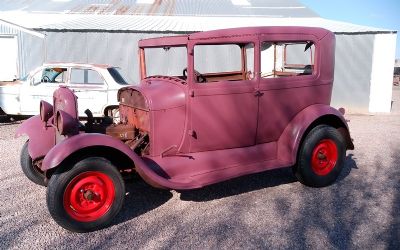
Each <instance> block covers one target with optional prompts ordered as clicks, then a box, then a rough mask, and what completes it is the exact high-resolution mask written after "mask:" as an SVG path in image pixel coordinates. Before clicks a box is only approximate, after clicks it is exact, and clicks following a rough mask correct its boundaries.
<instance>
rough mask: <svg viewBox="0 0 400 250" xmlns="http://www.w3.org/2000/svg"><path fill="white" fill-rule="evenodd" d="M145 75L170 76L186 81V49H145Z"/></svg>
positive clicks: (183, 47) (182, 47)
mask: <svg viewBox="0 0 400 250" xmlns="http://www.w3.org/2000/svg"><path fill="white" fill-rule="evenodd" d="M144 51H145V60H146V75H147V76H156V75H162V76H172V77H178V78H181V79H186V77H185V76H184V73H183V71H184V69H186V68H187V49H186V47H185V46H181V47H163V48H145V49H144Z"/></svg>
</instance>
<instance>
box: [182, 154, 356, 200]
mask: <svg viewBox="0 0 400 250" xmlns="http://www.w3.org/2000/svg"><path fill="white" fill-rule="evenodd" d="M352 169H357V165H356V162H355V161H354V159H353V154H349V155H348V156H346V159H345V164H344V167H343V169H342V172H341V174H340V175H339V177H338V179H337V180H336V182H341V181H342V180H343V179H345V178H346V176H348V175H349V174H350V172H351V170H352ZM296 181H297V178H296V177H295V176H294V175H293V171H292V168H291V167H288V168H281V169H275V170H269V171H265V172H262V173H257V174H252V175H247V176H242V177H238V178H235V179H232V180H228V181H225V182H221V183H217V184H213V185H210V186H207V187H203V188H201V189H196V190H188V191H180V193H181V199H182V200H185V201H197V202H202V201H210V200H216V199H221V198H225V197H229V196H234V195H238V194H243V193H247V192H251V191H255V190H259V189H263V188H268V187H275V186H279V185H284V184H289V183H293V182H296Z"/></svg>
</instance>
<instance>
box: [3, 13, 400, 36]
mask: <svg viewBox="0 0 400 250" xmlns="http://www.w3.org/2000/svg"><path fill="white" fill-rule="evenodd" d="M0 19H3V20H6V21H8V22H11V23H15V24H17V25H20V26H23V27H26V28H31V29H34V30H60V31H110V32H117V31H119V32H162V33H168V32H174V33H187V32H194V31H206V30H213V29H223V28H234V27H251V26H308V27H321V28H325V29H328V30H331V31H333V32H336V33H368V32H378V33H381V32H383V33H387V32H393V31H391V30H387V29H381V28H373V27H367V26H361V25H355V24H350V23H345V22H339V21H332V20H327V19H324V18H319V17H313V18H266V17H189V16H180V17H176V16H133V15H118V16H117V15H83V14H74V15H68V14H64V15H60V14H22V13H20V14H15V13H12V14H10V13H8V14H4V13H3V14H1V13H0Z"/></svg>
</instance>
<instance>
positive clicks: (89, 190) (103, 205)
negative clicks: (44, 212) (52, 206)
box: [64, 171, 115, 222]
mask: <svg viewBox="0 0 400 250" xmlns="http://www.w3.org/2000/svg"><path fill="white" fill-rule="evenodd" d="M114 189H115V188H114V184H113V182H112V180H111V179H110V177H108V176H107V175H105V174H103V173H100V172H95V171H90V172H85V173H82V174H79V175H78V176H76V177H75V178H74V179H72V181H71V182H70V183H69V184H68V185H67V188H66V190H65V193H64V209H65V211H66V212H67V213H68V215H69V216H71V217H72V218H74V219H75V220H77V221H82V222H89V221H95V220H97V219H99V218H101V217H102V216H103V215H104V214H106V213H107V211H108V210H109V209H110V207H111V205H112V203H113V202H114V198H115V191H114Z"/></svg>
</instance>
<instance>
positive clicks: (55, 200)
mask: <svg viewBox="0 0 400 250" xmlns="http://www.w3.org/2000/svg"><path fill="white" fill-rule="evenodd" d="M124 196H125V185H124V182H123V180H122V177H121V175H120V173H119V171H118V170H117V169H116V168H115V166H113V165H112V164H111V162H109V161H108V160H106V159H104V158H99V157H90V158H86V159H84V160H81V161H79V162H78V163H76V164H75V165H74V166H73V167H72V168H70V169H69V170H65V169H63V168H59V169H57V170H56V171H55V173H54V174H53V175H52V177H51V178H50V181H49V184H48V187H47V207H48V209H49V212H50V215H51V216H52V217H53V219H54V220H55V221H56V222H57V223H58V224H59V225H60V226H62V227H64V228H65V229H68V230H70V231H73V232H90V231H94V230H97V229H100V228H103V227H105V226H107V225H109V224H110V223H111V221H112V219H113V218H114V217H115V216H116V215H117V214H118V212H119V211H120V210H121V207H122V204H123V201H124Z"/></svg>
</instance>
